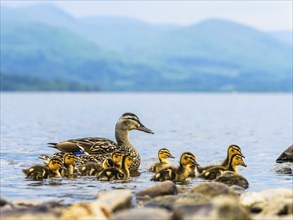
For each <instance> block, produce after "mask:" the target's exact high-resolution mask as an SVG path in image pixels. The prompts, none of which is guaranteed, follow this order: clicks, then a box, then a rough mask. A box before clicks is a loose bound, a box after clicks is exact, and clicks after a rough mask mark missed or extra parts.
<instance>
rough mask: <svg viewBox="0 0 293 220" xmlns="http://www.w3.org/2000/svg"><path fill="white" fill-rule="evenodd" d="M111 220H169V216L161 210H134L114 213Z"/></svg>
mask: <svg viewBox="0 0 293 220" xmlns="http://www.w3.org/2000/svg"><path fill="white" fill-rule="evenodd" d="M110 219H111V220H132V219H133V220H134V219H135V220H137V219H140V220H150V219H154V220H155V219H158V220H171V214H170V213H169V212H167V211H166V210H165V209H161V208H134V209H127V210H123V211H119V212H117V213H115V214H114V215H113V216H112V217H111V218H110Z"/></svg>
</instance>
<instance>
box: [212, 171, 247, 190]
mask: <svg viewBox="0 0 293 220" xmlns="http://www.w3.org/2000/svg"><path fill="white" fill-rule="evenodd" d="M215 181H216V182H221V183H225V184H227V185H229V186H233V185H236V186H241V187H242V188H244V189H247V188H248V187H249V182H248V181H247V179H246V178H245V177H243V176H241V175H240V174H239V173H235V172H233V171H224V172H223V173H221V175H220V176H218V177H217V178H216V179H215Z"/></svg>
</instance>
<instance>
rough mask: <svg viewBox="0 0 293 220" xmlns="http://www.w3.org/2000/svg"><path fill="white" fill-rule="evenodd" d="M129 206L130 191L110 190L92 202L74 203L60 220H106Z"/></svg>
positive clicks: (100, 194)
mask: <svg viewBox="0 0 293 220" xmlns="http://www.w3.org/2000/svg"><path fill="white" fill-rule="evenodd" d="M130 205H131V191H130V190H112V191H104V192H101V193H99V195H98V197H97V199H96V200H94V201H92V202H80V203H75V204H73V205H72V206H70V207H69V208H68V209H66V210H65V211H64V212H63V213H62V216H61V219H62V220H68V219H72V220H83V219H108V218H109V217H110V216H111V214H112V213H113V212H115V211H117V210H120V209H124V208H129V207H130Z"/></svg>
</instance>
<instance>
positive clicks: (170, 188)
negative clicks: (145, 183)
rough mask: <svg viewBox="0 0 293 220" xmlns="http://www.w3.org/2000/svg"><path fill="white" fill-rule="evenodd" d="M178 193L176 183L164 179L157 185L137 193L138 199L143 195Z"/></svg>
mask: <svg viewBox="0 0 293 220" xmlns="http://www.w3.org/2000/svg"><path fill="white" fill-rule="evenodd" d="M177 193H178V191H177V187H176V184H175V183H174V182H172V181H164V182H161V183H159V184H157V185H155V186H152V187H149V188H146V189H144V190H141V191H139V192H138V193H136V197H137V199H140V198H143V197H149V198H153V197H156V196H163V195H176V194H177Z"/></svg>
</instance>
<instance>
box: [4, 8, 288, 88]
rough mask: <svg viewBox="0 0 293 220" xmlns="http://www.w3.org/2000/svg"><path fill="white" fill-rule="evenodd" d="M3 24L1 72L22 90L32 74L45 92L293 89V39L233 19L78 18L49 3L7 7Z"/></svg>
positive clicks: (31, 81)
mask: <svg viewBox="0 0 293 220" xmlns="http://www.w3.org/2000/svg"><path fill="white" fill-rule="evenodd" d="M1 21H2V22H1V69H0V71H1V72H2V73H3V74H4V76H5V77H3V79H2V80H4V79H5V80H7V79H9V85H10V88H14V89H15V90H23V88H22V87H21V86H19V80H22V81H23V80H24V79H25V78H22V77H26V78H27V79H28V80H27V81H29V83H28V84H27V88H28V87H29V85H31V86H32V88H34V89H36V88H39V89H40V90H42V88H47V89H48V86H46V84H50V85H52V82H55V83H56V85H58V86H56V87H54V86H53V87H54V88H55V89H56V90H58V89H60V90H64V88H66V86H64V85H66V84H68V85H67V86H68V87H70V90H74V86H72V85H75V86H76V90H82V88H84V90H98V91H99V90H101V91H292V44H291V45H290V44H288V42H286V40H284V39H285V38H282V39H281V37H280V36H281V35H279V37H277V35H276V34H275V33H264V32H261V31H259V30H256V29H253V28H251V27H248V26H245V25H241V24H238V23H234V22H231V21H226V20H219V19H210V20H206V21H203V22H201V23H198V24H194V25H191V26H188V27H181V26H166V25H151V24H147V23H145V22H142V21H139V20H135V19H130V18H117V17H89V18H83V19H75V18H73V17H71V16H69V15H68V14H66V13H65V12H63V11H62V10H60V9H58V8H56V7H53V6H51V5H46V4H45V5H43V4H41V5H36V6H30V7H26V8H18V9H11V8H7V7H2V8H1ZM9 76H11V77H10V78H9ZM33 79H35V83H36V84H38V86H33V82H34V81H33ZM24 81H25V80H24ZM14 82H15V86H13V83H14ZM57 82H58V83H57ZM60 82H61V83H60ZM69 85H70V86H69ZM53 87H50V88H51V89H52V88H53ZM36 90H38V89H36Z"/></svg>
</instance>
